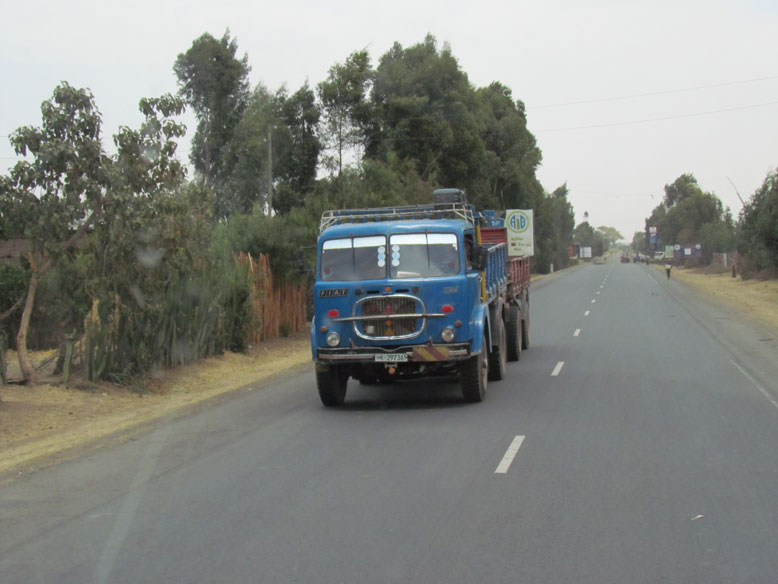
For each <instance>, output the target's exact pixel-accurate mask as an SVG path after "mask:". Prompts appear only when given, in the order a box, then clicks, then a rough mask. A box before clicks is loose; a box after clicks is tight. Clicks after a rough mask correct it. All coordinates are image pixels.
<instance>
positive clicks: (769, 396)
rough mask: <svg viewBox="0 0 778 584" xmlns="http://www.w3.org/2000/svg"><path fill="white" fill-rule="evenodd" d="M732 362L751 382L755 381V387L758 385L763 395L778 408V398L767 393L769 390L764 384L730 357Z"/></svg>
mask: <svg viewBox="0 0 778 584" xmlns="http://www.w3.org/2000/svg"><path fill="white" fill-rule="evenodd" d="M730 362H731V363H732V364H733V365H734V366H735V367H737V368H738V369H739V370H740V372H741V373H742V374H743V375H745V376H746V377H747V378H748V380H749V381H750V382H751V383H753V384H754V387H756V388H757V389H758V390H759V391H761V392H762V395H763V396H765V397H766V398H767V399H768V400H770V403H771V404H773V405H774V406H775V407H776V408H778V401H776V400H775V398H773V396H771V395H770V394H769V393H767V390H766V389H765V388H764V387H762V386H761V385H760V384H759V383H758V382H757V381H756V379H754V378H753V377H751V376H750V375H749V374H748V373H747V372H746V370H745V369H743V368H742V367H741V366H740V365H738V364H737V363H735V362H734V361H732V359H730Z"/></svg>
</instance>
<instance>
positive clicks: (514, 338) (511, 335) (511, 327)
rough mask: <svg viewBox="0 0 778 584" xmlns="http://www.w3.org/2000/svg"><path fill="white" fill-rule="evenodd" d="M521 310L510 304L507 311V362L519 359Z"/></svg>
mask: <svg viewBox="0 0 778 584" xmlns="http://www.w3.org/2000/svg"><path fill="white" fill-rule="evenodd" d="M521 345H522V337H521V310H519V307H518V306H516V305H515V304H512V305H511V307H510V309H509V311H508V361H518V360H520V359H521Z"/></svg>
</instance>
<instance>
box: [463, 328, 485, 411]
mask: <svg viewBox="0 0 778 584" xmlns="http://www.w3.org/2000/svg"><path fill="white" fill-rule="evenodd" d="M487 347H488V341H487V339H486V337H484V342H483V347H482V349H481V353H480V354H478V355H474V356H473V357H470V358H469V359H468V360H467V361H465V362H464V363H462V365H461V369H460V372H459V384H460V388H461V389H462V397H464V398H465V401H466V402H468V403H477V402H481V401H483V400H484V396H485V395H486V385H487V380H488V379H489V359H488V358H487V356H486V350H487Z"/></svg>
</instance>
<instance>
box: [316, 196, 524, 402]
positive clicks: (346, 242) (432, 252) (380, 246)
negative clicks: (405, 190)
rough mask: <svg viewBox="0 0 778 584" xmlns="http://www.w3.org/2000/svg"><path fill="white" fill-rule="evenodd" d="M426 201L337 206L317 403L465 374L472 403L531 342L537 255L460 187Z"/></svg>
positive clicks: (326, 228)
mask: <svg viewBox="0 0 778 584" xmlns="http://www.w3.org/2000/svg"><path fill="white" fill-rule="evenodd" d="M433 197H434V202H433V203H431V204H425V205H408V206H396V207H380V208H371V209H340V210H333V211H326V212H325V213H324V214H323V215H322V218H321V224H320V234H319V238H318V242H317V258H316V269H315V274H316V278H315V284H314V290H313V294H314V317H313V321H312V326H311V349H312V356H313V360H314V363H315V371H316V384H317V388H318V392H319V397H320V398H321V401H322V403H323V404H324V405H325V406H328V407H332V406H338V405H340V404H342V403H343V401H344V399H345V396H346V389H347V384H348V380H349V378H353V379H356V380H359V381H360V382H361V383H363V384H372V383H386V382H390V381H392V380H395V379H410V378H414V377H422V376H437V375H452V376H454V375H456V376H458V377H459V384H460V387H461V391H462V395H463V398H464V400H465V401H467V402H480V401H482V400H483V399H484V396H485V393H486V388H487V383H488V381H490V380H494V381H496V380H500V379H502V378H503V377H504V376H505V374H506V366H507V362H508V361H518V360H519V359H520V357H521V351H522V350H523V349H526V348H528V346H529V282H530V275H529V257H526V256H523V257H511V256H509V255H508V245H507V236H506V228H505V227H504V226H501V224H500V223H501V222H500V219H499V218H498V217H496V215H497V214H495V213H493V212H492V213H480V212H478V211H476V210H475V208H474V207H473V205H471V204H469V203H468V202H467V200H466V198H465V194H464V192H463V191H461V190H459V189H439V190H437V191H435V192H434V193H433Z"/></svg>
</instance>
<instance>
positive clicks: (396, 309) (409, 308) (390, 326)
mask: <svg viewBox="0 0 778 584" xmlns="http://www.w3.org/2000/svg"><path fill="white" fill-rule="evenodd" d="M355 310H356V312H355V314H354V316H356V317H359V320H355V321H354V328H355V330H356V333H357V334H358V335H359V336H361V337H363V338H368V339H378V338H383V339H387V338H409V337H414V336H416V335H418V334H420V333H421V328H422V327H423V326H424V318H422V317H421V315H422V314H423V313H424V307H423V306H422V304H421V301H420V300H418V299H417V298H414V297H413V296H400V295H396V296H370V297H368V298H364V299H363V300H361V301H360V302H359V303H358V304H357V306H356V307H355ZM403 315H408V316H403ZM410 315H415V316H410Z"/></svg>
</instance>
